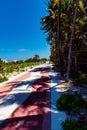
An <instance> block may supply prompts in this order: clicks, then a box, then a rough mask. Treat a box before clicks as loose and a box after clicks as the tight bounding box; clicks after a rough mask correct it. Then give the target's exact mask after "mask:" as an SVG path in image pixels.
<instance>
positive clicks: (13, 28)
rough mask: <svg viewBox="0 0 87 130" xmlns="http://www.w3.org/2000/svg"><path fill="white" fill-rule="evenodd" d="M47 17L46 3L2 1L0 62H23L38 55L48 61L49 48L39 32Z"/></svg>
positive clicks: (42, 33) (43, 36)
mask: <svg viewBox="0 0 87 130" xmlns="http://www.w3.org/2000/svg"><path fill="white" fill-rule="evenodd" d="M45 15H46V11H45V4H44V0H1V1H0V58H3V59H7V60H15V59H16V60H21V59H22V60H23V59H27V58H30V57H33V56H34V55H35V54H38V55H39V56H40V57H46V58H48V57H49V54H50V47H49V45H48V44H47V43H46V40H45V38H46V36H45V34H44V31H41V30H40V26H41V25H40V18H41V17H43V16H45Z"/></svg>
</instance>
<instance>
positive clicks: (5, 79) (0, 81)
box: [0, 77, 8, 83]
mask: <svg viewBox="0 0 87 130" xmlns="http://www.w3.org/2000/svg"><path fill="white" fill-rule="evenodd" d="M7 80H8V79H7V78H6V77H4V78H0V83H2V82H4V81H7Z"/></svg>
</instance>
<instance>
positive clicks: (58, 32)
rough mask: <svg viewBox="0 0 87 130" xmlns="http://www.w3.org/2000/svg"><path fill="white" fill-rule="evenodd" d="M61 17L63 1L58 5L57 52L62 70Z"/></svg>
mask: <svg viewBox="0 0 87 130" xmlns="http://www.w3.org/2000/svg"><path fill="white" fill-rule="evenodd" d="M60 17H61V0H60V2H59V5H58V20H57V22H58V24H57V51H58V67H59V69H60V68H61V62H60V58H61V57H60V42H61V40H60V22H61V21H60Z"/></svg>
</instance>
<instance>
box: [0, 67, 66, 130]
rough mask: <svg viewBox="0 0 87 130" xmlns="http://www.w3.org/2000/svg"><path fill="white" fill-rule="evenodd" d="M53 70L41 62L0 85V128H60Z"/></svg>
mask: <svg viewBox="0 0 87 130" xmlns="http://www.w3.org/2000/svg"><path fill="white" fill-rule="evenodd" d="M53 74H54V73H52V72H51V66H50V65H41V66H39V67H37V68H34V69H32V70H31V71H29V72H26V73H24V74H22V75H20V76H18V77H17V78H15V79H13V80H12V81H10V82H7V83H5V84H3V85H1V86H0V130H9V129H11V130H57V128H58V130H62V127H61V125H60V124H61V122H62V120H64V118H65V114H64V113H62V112H58V111H57V109H56V99H57V98H59V96H60V94H58V92H56V91H55V87H54V86H55V85H56V84H57V83H56V76H55V75H53ZM52 79H53V80H52Z"/></svg>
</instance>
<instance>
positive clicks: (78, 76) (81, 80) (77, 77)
mask: <svg viewBox="0 0 87 130" xmlns="http://www.w3.org/2000/svg"><path fill="white" fill-rule="evenodd" d="M71 78H73V82H74V83H75V84H76V85H82V84H87V75H86V74H82V73H81V72H80V71H78V72H72V73H71Z"/></svg>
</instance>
